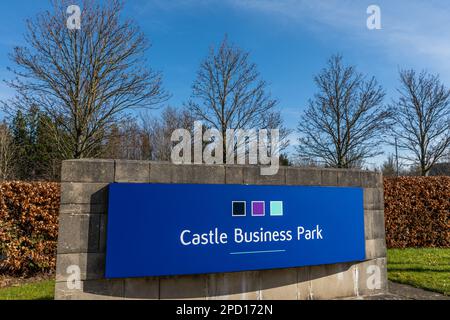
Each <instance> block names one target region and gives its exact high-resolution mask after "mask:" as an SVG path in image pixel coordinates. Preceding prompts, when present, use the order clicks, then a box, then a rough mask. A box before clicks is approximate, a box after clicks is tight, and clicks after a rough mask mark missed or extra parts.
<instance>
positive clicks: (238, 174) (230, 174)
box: [225, 165, 244, 184]
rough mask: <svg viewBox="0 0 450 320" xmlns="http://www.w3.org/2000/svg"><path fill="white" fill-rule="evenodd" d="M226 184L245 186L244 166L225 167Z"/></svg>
mask: <svg viewBox="0 0 450 320" xmlns="http://www.w3.org/2000/svg"><path fill="white" fill-rule="evenodd" d="M225 183H226V184H244V167H243V166H239V165H236V166H226V167H225Z"/></svg>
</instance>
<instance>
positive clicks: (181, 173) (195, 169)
mask: <svg viewBox="0 0 450 320" xmlns="http://www.w3.org/2000/svg"><path fill="white" fill-rule="evenodd" d="M150 182H152V183H192V184H208V183H209V184H223V183H225V167H224V166H220V165H183V164H180V165H172V164H167V163H152V164H151V165H150Z"/></svg>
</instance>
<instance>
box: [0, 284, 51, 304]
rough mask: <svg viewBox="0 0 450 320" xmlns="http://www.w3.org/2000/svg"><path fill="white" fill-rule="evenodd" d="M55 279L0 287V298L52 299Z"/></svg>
mask: <svg viewBox="0 0 450 320" xmlns="http://www.w3.org/2000/svg"><path fill="white" fill-rule="evenodd" d="M54 290H55V281H53V280H45V281H39V282H35V283H27V284H23V285H20V286H14V287H9V288H2V289H0V300H53V296H54V293H53V292H54Z"/></svg>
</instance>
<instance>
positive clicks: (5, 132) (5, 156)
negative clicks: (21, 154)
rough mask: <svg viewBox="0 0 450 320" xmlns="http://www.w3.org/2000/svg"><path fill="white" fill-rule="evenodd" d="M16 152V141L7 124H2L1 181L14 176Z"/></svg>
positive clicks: (0, 138)
mask: <svg viewBox="0 0 450 320" xmlns="http://www.w3.org/2000/svg"><path fill="white" fill-rule="evenodd" d="M15 161H17V159H16V152H15V146H14V141H13V138H12V136H11V133H10V132H9V128H8V126H7V125H6V124H5V123H1V124H0V181H5V180H8V179H11V178H12V177H13V176H14V164H15Z"/></svg>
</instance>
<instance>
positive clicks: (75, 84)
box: [4, 0, 167, 158]
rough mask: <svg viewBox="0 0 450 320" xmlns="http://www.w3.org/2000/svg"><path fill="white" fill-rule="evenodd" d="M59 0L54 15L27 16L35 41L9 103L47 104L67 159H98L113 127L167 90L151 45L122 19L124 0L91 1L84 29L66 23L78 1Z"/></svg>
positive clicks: (19, 66) (22, 58) (17, 52)
mask: <svg viewBox="0 0 450 320" xmlns="http://www.w3.org/2000/svg"><path fill="white" fill-rule="evenodd" d="M52 2H53V11H52V12H50V11H47V12H45V13H42V14H39V15H38V16H37V17H36V18H35V19H32V20H28V21H27V27H28V28H27V33H26V36H25V40H26V43H27V45H26V46H24V47H17V48H15V49H14V53H13V54H12V55H11V58H12V61H13V62H14V63H15V65H16V68H15V69H14V70H13V72H14V74H15V76H16V77H15V79H14V80H13V81H9V82H8V84H9V85H10V86H11V87H12V88H13V89H15V90H16V92H17V97H16V99H14V100H12V101H7V102H4V106H6V109H8V110H10V111H11V109H12V110H16V109H21V108H24V107H27V106H28V105H30V104H33V105H37V106H39V107H40V108H41V109H42V110H43V111H44V112H45V113H46V114H48V115H49V116H50V117H51V118H52V120H53V121H52V123H53V132H54V135H55V138H57V143H58V147H59V150H60V152H61V154H62V157H63V158H86V157H95V156H97V155H98V154H99V152H100V149H99V146H100V145H101V144H102V142H103V140H104V138H105V133H106V132H107V130H108V128H109V127H110V125H111V124H113V123H115V122H116V121H117V120H119V119H121V118H122V116H124V115H125V114H126V113H127V111H128V110H130V108H144V107H145V108H149V107H152V106H155V105H157V104H159V103H161V102H162V101H164V100H165V99H166V98H167V94H166V93H165V92H164V90H163V89H162V80H161V74H160V73H158V72H154V71H153V70H152V69H150V68H149V67H148V66H147V60H146V52H147V49H148V48H149V47H150V45H149V42H148V41H147V40H146V38H145V37H144V35H143V33H142V32H141V31H140V29H139V28H138V27H137V26H135V25H134V24H133V22H132V21H130V20H127V21H122V20H121V19H120V13H121V12H122V9H123V5H122V2H121V1H119V0H107V1H105V2H104V4H103V5H100V4H96V3H95V1H93V0H85V1H84V3H83V11H82V16H81V29H80V30H76V29H75V30H70V29H69V28H67V26H66V20H67V18H68V15H67V13H66V10H67V7H68V5H69V4H70V2H71V1H66V0H64V1H56V0H55V1H52Z"/></svg>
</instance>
